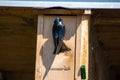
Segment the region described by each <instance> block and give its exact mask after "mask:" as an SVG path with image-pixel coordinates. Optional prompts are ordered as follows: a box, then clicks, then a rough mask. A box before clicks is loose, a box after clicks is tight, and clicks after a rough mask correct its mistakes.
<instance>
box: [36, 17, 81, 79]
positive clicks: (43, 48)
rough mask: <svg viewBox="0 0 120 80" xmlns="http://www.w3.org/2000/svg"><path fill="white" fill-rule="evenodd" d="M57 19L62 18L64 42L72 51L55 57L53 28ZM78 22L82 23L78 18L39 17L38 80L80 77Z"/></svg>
mask: <svg viewBox="0 0 120 80" xmlns="http://www.w3.org/2000/svg"><path fill="white" fill-rule="evenodd" d="M57 17H59V18H61V19H62V22H63V24H64V25H65V28H66V33H65V36H64V40H63V42H64V43H65V44H66V46H67V47H69V48H70V49H71V51H65V52H61V53H59V54H56V55H54V54H53V52H54V48H55V46H54V41H53V35H52V27H53V24H54V20H55V18H57ZM78 22H79V23H80V17H79V18H78V16H51V15H45V16H42V15H40V16H39V17H38V33H37V56H36V59H37V62H36V80H38V79H39V80H74V79H75V77H76V75H78V73H79V67H80V66H79V65H80V53H79V54H76V51H78V50H77V41H78V40H77V28H78V26H79V25H78ZM79 30H80V28H79ZM79 45H80V44H79ZM79 50H80V49H79ZM76 63H77V65H76Z"/></svg>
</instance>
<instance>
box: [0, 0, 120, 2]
mask: <svg viewBox="0 0 120 80" xmlns="http://www.w3.org/2000/svg"><path fill="white" fill-rule="evenodd" d="M0 1H57V2H58V1H64V2H65V1H67V2H120V0H0Z"/></svg>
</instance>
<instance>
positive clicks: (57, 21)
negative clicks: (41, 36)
mask: <svg viewBox="0 0 120 80" xmlns="http://www.w3.org/2000/svg"><path fill="white" fill-rule="evenodd" d="M61 21H62V19H61V18H59V17H58V18H56V19H55V20H54V24H59V23H60V22H61Z"/></svg>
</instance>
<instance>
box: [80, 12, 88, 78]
mask: <svg viewBox="0 0 120 80" xmlns="http://www.w3.org/2000/svg"><path fill="white" fill-rule="evenodd" d="M89 14H90V11H89V10H88V11H86V10H85V14H84V15H82V22H81V54H80V65H85V67H86V80H88V70H89V69H88V67H89V63H88V60H89V21H90V15H89Z"/></svg>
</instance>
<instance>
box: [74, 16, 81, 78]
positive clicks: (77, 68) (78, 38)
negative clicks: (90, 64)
mask: <svg viewBox="0 0 120 80" xmlns="http://www.w3.org/2000/svg"><path fill="white" fill-rule="evenodd" d="M80 49H81V16H77V31H76V58H75V60H76V61H75V62H76V65H75V80H80V79H81V77H80Z"/></svg>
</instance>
